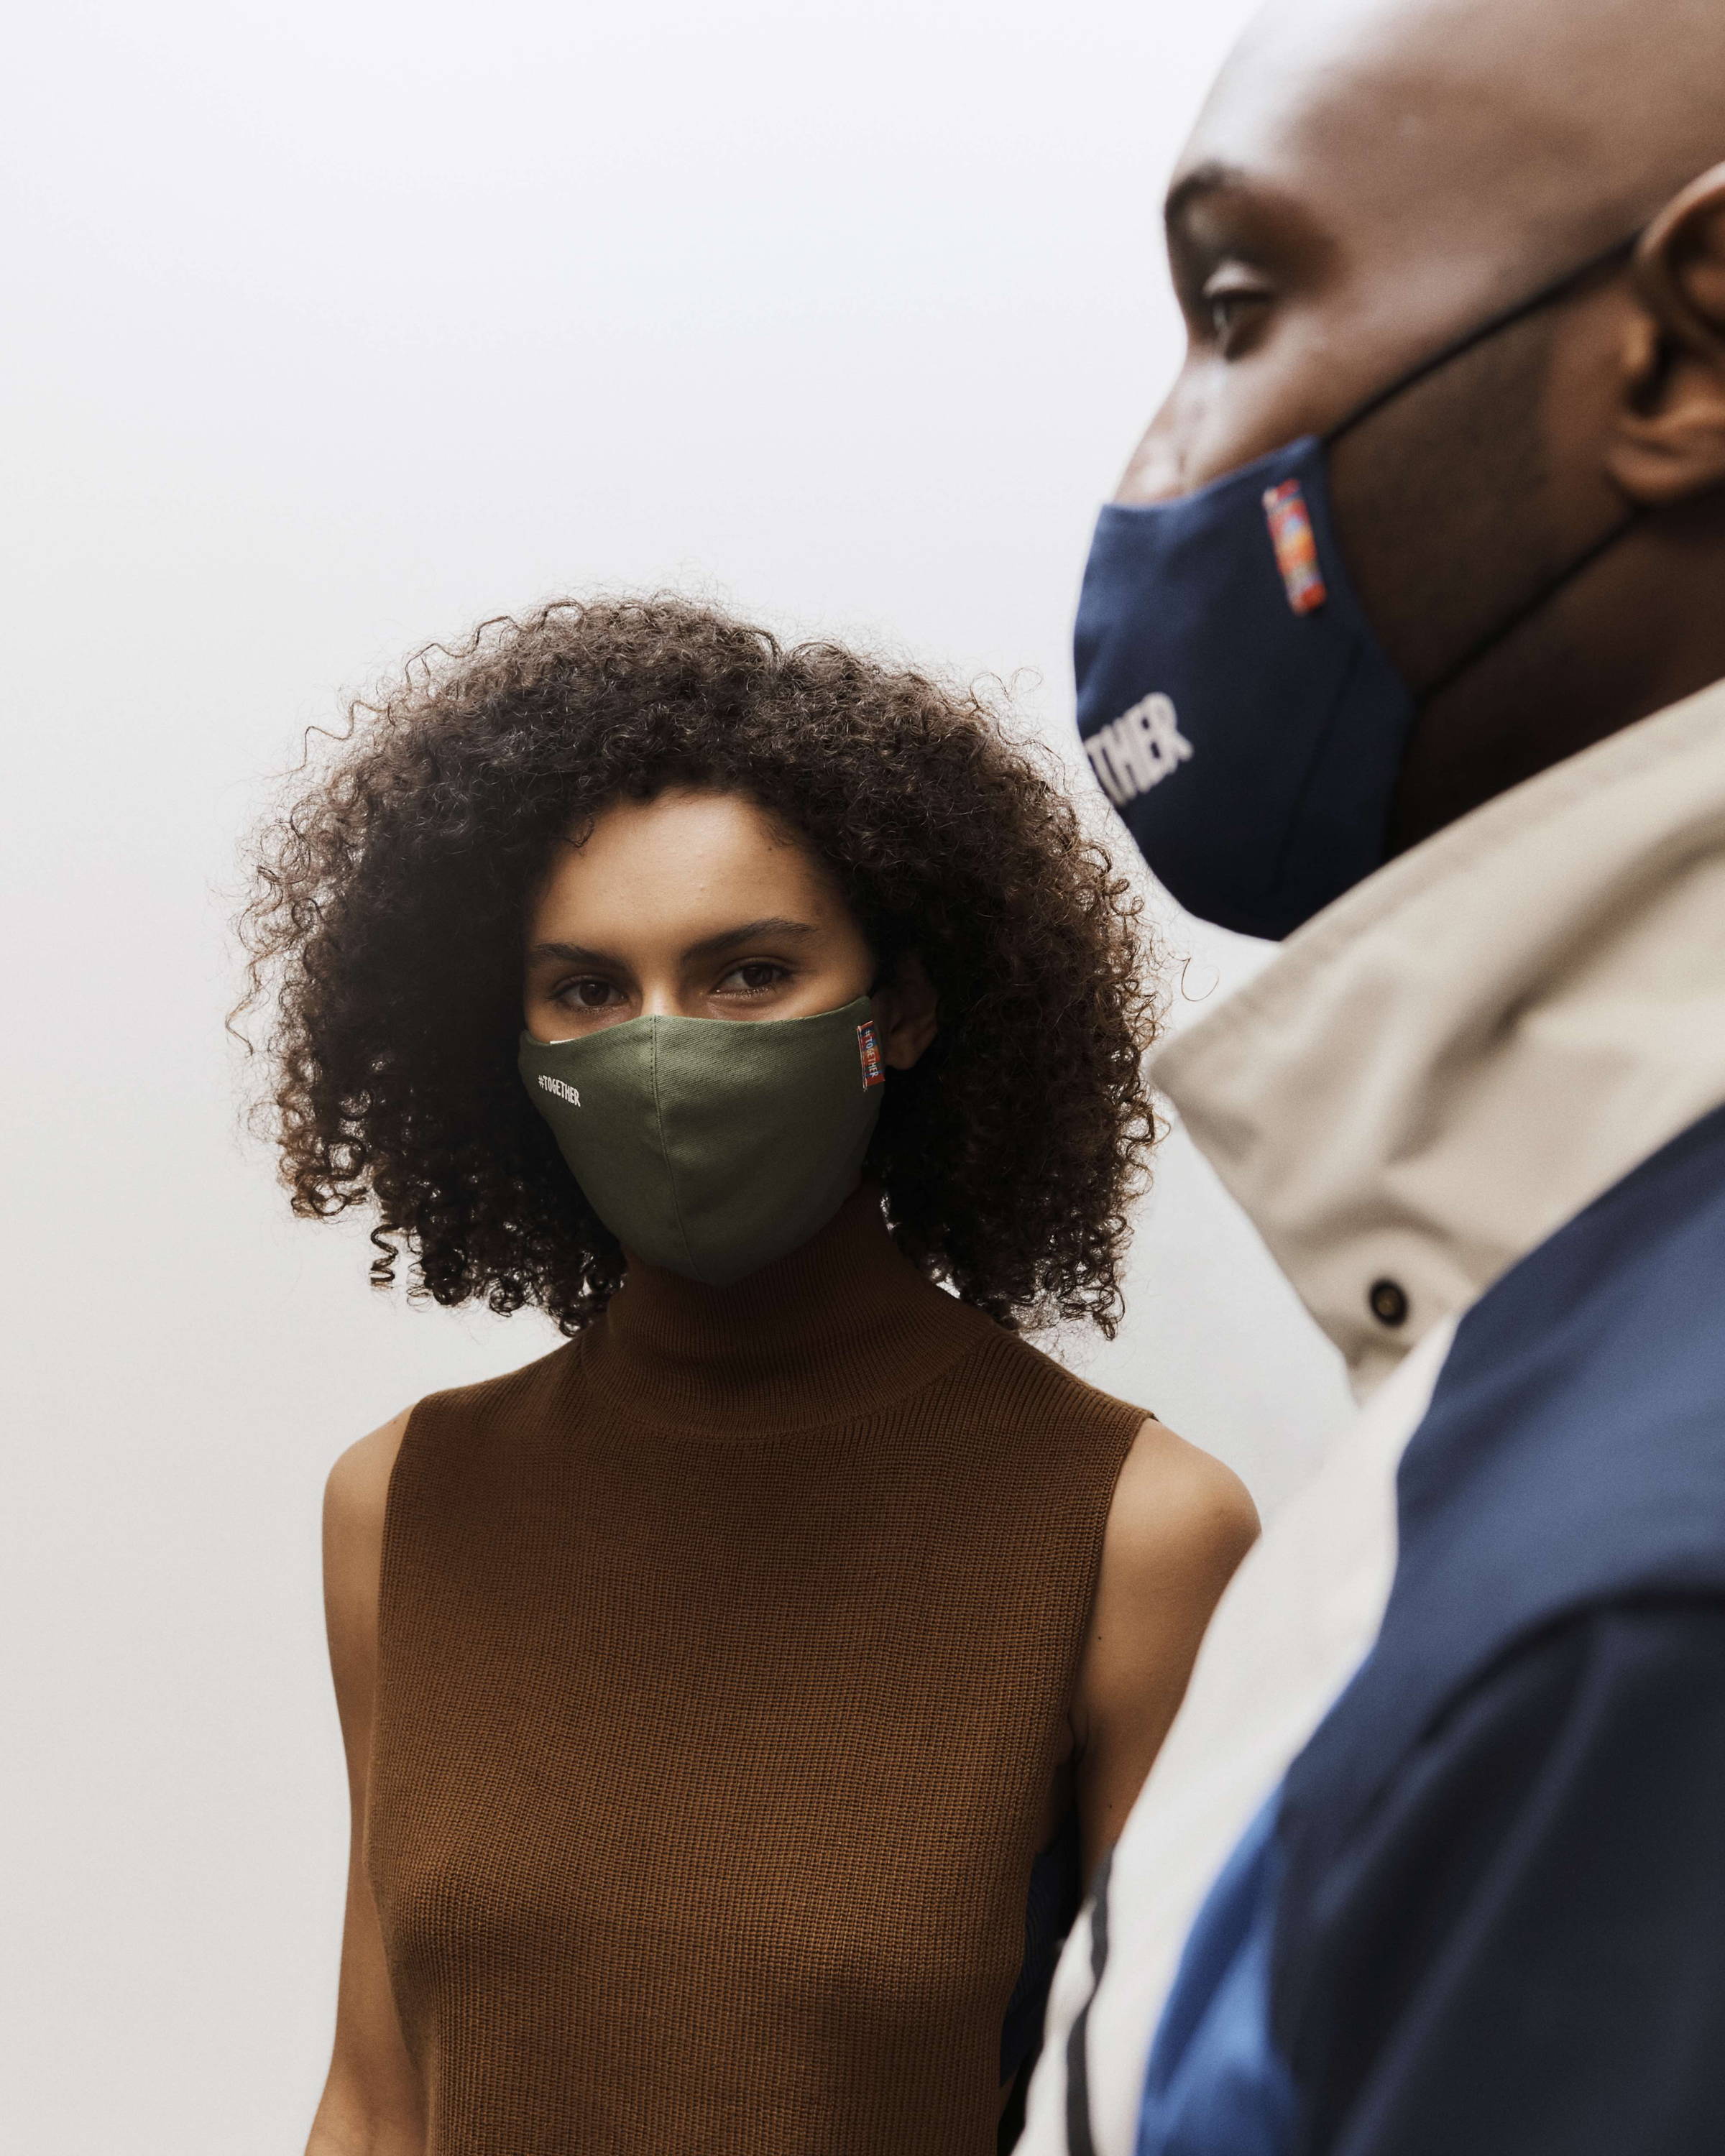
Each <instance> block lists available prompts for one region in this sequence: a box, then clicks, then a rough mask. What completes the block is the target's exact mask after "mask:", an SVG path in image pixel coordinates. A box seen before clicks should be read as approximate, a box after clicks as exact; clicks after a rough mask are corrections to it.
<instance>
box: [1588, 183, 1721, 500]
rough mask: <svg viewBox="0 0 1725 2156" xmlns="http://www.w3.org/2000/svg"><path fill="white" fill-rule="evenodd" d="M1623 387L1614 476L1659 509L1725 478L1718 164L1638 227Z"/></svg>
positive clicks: (1633, 497) (1638, 497)
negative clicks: (1635, 302) (1626, 389)
mask: <svg viewBox="0 0 1725 2156" xmlns="http://www.w3.org/2000/svg"><path fill="white" fill-rule="evenodd" d="M1634 275H1635V288H1636V294H1637V297H1638V298H1639V300H1640V308H1639V309H1638V311H1637V316H1636V321H1635V326H1634V328H1633V330H1632V331H1631V339H1632V341H1631V344H1630V348H1629V350H1628V352H1627V353H1626V355H1625V357H1626V360H1627V369H1626V371H1627V373H1628V377H1629V384H1630V397H1629V398H1628V399H1627V400H1626V403H1625V408H1624V409H1623V410H1622V412H1621V413H1620V415H1619V418H1618V422H1617V426H1616V429H1615V440H1614V441H1613V443H1612V445H1611V448H1610V449H1609V453H1608V464H1609V471H1610V475H1611V477H1612V479H1613V480H1615V482H1616V484H1617V485H1619V486H1620V488H1621V489H1622V490H1623V491H1624V493H1625V494H1626V495H1628V496H1629V498H1630V500H1632V501H1635V502H1636V503H1639V504H1640V505H1641V506H1643V507H1645V508H1649V509H1656V508H1661V507H1662V506H1665V505H1666V503H1668V502H1676V501H1681V500H1686V499H1687V498H1688V497H1690V496H1692V495H1700V494H1705V493H1707V492H1708V491H1709V490H1711V489H1712V488H1714V487H1717V486H1721V485H1725V165H1715V166H1714V167H1713V168H1712V171H1711V172H1703V173H1702V175H1701V177H1700V178H1699V179H1695V180H1692V181H1691V182H1689V185H1688V186H1687V187H1685V188H1684V189H1683V190H1682V192H1681V193H1680V194H1677V195H1675V196H1673V197H1672V198H1671V201H1670V202H1669V203H1666V206H1665V208H1663V209H1662V210H1661V212H1660V213H1659V214H1658V216H1657V217H1656V218H1654V220H1653V222H1652V223H1651V224H1650V225H1649V226H1648V227H1647V229H1646V230H1645V232H1644V233H1643V234H1642V235H1641V239H1640V244H1639V245H1638V246H1637V247H1636V249H1635V266H1634Z"/></svg>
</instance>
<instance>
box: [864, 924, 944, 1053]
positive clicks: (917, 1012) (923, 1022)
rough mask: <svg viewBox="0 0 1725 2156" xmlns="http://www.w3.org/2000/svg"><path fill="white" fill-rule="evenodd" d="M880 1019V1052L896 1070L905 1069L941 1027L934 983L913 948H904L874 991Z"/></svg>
mask: <svg viewBox="0 0 1725 2156" xmlns="http://www.w3.org/2000/svg"><path fill="white" fill-rule="evenodd" d="M874 1002H875V1011H876V1013H877V1014H878V1015H879V1018H880V1053H881V1054H882V1055H884V1056H885V1057H886V1060H887V1061H888V1062H889V1063H890V1064H891V1065H892V1067H893V1069H894V1070H909V1069H910V1067H911V1065H912V1064H913V1063H914V1062H916V1060H917V1058H918V1057H919V1056H921V1055H922V1054H923V1053H924V1051H925V1050H927V1046H928V1044H929V1042H930V1041H931V1040H932V1039H934V1036H935V1034H937V1032H938V1031H939V1030H940V1028H939V1025H938V1024H937V1007H936V998H935V993H934V983H933V982H932V981H931V980H930V979H929V978H928V969H927V967H926V966H924V964H923V962H922V960H921V959H920V958H919V957H917V956H916V952H914V951H906V952H905V953H904V955H903V957H901V958H900V960H899V961H898V963H897V964H896V966H895V967H894V968H893V969H892V973H891V978H889V979H888V980H887V981H886V982H885V983H883V984H882V985H881V986H880V988H877V989H875V998H874Z"/></svg>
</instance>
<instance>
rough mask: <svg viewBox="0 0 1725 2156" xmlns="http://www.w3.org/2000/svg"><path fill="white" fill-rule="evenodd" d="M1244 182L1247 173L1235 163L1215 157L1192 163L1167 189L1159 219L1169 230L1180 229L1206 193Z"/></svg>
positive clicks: (1240, 185)
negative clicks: (1221, 160)
mask: <svg viewBox="0 0 1725 2156" xmlns="http://www.w3.org/2000/svg"><path fill="white" fill-rule="evenodd" d="M1246 183H1247V182H1246V175H1245V172H1243V171H1242V170H1241V169H1240V167H1239V166H1238V165H1224V164H1223V163H1221V162H1219V160H1217V159H1215V158H1211V159H1210V160H1209V162H1207V163H1204V164H1202V165H1194V167H1193V168H1192V170H1191V171H1190V172H1186V173H1183V175H1182V176H1181V177H1180V178H1178V180H1176V181H1175V182H1174V184H1173V187H1170V188H1169V189H1168V200H1167V201H1166V202H1165V203H1163V206H1162V221H1163V223H1164V224H1165V225H1166V226H1167V227H1168V230H1169V231H1170V232H1171V233H1172V232H1176V231H1179V230H1181V228H1183V226H1184V225H1185V224H1186V223H1187V221H1188V219H1189V217H1190V215H1191V213H1192V212H1193V211H1194V209H1195V208H1197V207H1198V206H1199V203H1202V202H1203V201H1204V199H1205V198H1207V197H1208V196H1210V195H1215V194H1223V193H1226V192H1227V191H1228V190H1229V189H1230V188H1234V187H1244V186H1245V185H1246Z"/></svg>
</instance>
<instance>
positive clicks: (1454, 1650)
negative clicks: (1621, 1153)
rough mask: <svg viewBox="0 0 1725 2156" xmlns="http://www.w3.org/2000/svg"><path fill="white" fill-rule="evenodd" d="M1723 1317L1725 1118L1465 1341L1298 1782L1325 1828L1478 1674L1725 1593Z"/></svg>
mask: <svg viewBox="0 0 1725 2156" xmlns="http://www.w3.org/2000/svg"><path fill="white" fill-rule="evenodd" d="M1722 1319H1725V1111H1718V1112H1716V1113H1715V1114H1713V1115H1711V1116H1707V1117H1705V1118H1703V1119H1702V1122H1700V1123H1697V1125H1695V1126H1693V1127H1692V1128H1691V1129H1690V1130H1688V1131H1686V1132H1684V1133H1683V1134H1682V1135H1681V1137H1678V1138H1676V1139H1674V1140H1673V1141H1672V1142H1671V1144H1669V1145H1668V1146H1666V1147H1663V1148H1661V1151H1660V1152H1657V1153H1656V1154H1655V1155H1654V1156H1653V1157H1652V1158H1651V1159H1650V1160H1648V1161H1646V1162H1645V1163H1642V1165H1641V1166H1640V1168H1637V1169H1635V1171H1634V1173H1632V1174H1630V1175H1629V1176H1627V1177H1626V1178H1624V1180H1623V1181H1622V1182H1621V1183H1618V1184H1617V1185H1615V1187H1614V1188H1612V1189H1610V1190H1609V1191H1607V1192H1606V1193H1604V1195H1603V1196H1601V1197H1600V1198H1599V1199H1596V1200H1595V1201H1594V1204H1591V1205H1589V1206H1588V1207H1587V1208H1586V1209H1584V1211H1583V1212H1582V1213H1580V1214H1578V1215H1577V1216H1576V1217H1575V1218H1574V1219H1572V1220H1571V1221H1569V1222H1568V1224H1566V1225H1565V1226H1564V1227H1563V1228H1562V1229H1559V1230H1558V1233H1557V1234H1556V1235H1553V1236H1552V1237H1551V1238H1550V1239H1549V1240H1548V1241H1547V1242H1546V1243H1544V1244H1543V1245H1541V1246H1540V1247H1539V1248H1538V1250H1534V1251H1533V1252H1532V1253H1531V1254H1530V1255H1529V1256H1527V1258H1525V1259H1524V1260H1522V1262H1521V1263H1520V1264H1519V1265H1516V1266H1515V1267H1513V1268H1512V1270H1510V1271H1509V1272H1508V1273H1507V1274H1506V1275H1505V1276H1504V1277H1503V1278H1502V1280H1501V1281H1498V1283H1497V1285H1496V1286H1494V1287H1493V1288H1491V1290H1489V1291H1487V1293H1486V1295H1485V1296H1482V1297H1481V1301H1479V1303H1477V1304H1476V1306H1475V1307H1474V1308H1473V1309H1472V1310H1471V1312H1469V1313H1468V1315H1467V1316H1466V1318H1464V1320H1463V1321H1462V1322H1461V1326H1460V1327H1458V1329H1457V1331H1456V1334H1455V1341H1454V1343H1453V1345H1452V1346H1451V1347H1450V1352H1449V1353H1448V1355H1447V1357H1446V1358H1445V1363H1444V1366H1443V1368H1442V1370H1441V1371H1440V1373H1439V1376H1438V1380H1437V1383H1436V1385H1435V1389H1434V1390H1433V1393H1432V1396H1431V1400H1430V1405H1429V1407H1428V1409H1427V1410H1426V1412H1425V1415H1424V1417H1423V1418H1422V1419H1421V1421H1420V1425H1419V1427H1418V1429H1417V1430H1415V1431H1414V1435H1413V1437H1412V1439H1411V1440H1409V1445H1408V1448H1407V1450H1406V1452H1405V1454H1404V1456H1403V1460H1402V1465H1401V1471H1400V1475H1399V1485H1398V1492H1397V1538H1398V1558H1397V1564H1396V1572H1395V1578H1394V1584H1393V1586H1392V1588H1391V1590H1390V1595H1389V1604H1388V1606H1387V1607H1386V1609H1385V1612H1384V1622H1383V1625H1382V1629H1381V1630H1380V1631H1379V1634H1378V1639H1377V1640H1376V1643H1375V1644H1374V1645H1373V1649H1372V1651H1371V1652H1370V1654H1369V1655H1368V1656H1367V1657H1366V1660H1365V1661H1364V1662H1363V1664H1362V1666H1361V1667H1360V1669H1359V1671H1358V1673H1357V1674H1356V1676H1355V1677H1354V1679H1353V1682H1352V1683H1351V1684H1350V1685H1349V1686H1348V1688H1347V1690H1346V1691H1344V1692H1343V1695H1342V1697H1341V1698H1340V1700H1339V1701H1338V1702H1337V1705H1336V1707H1335V1708H1334V1709H1333V1710H1332V1712H1331V1714H1330V1715H1329V1716H1328V1717H1327V1718H1326V1720H1325V1722H1323V1723H1322V1725H1321V1727H1319V1729H1318V1730H1317V1732H1316V1733H1315V1735H1314V1737H1313V1738H1312V1743H1310V1745H1308V1747H1307V1750H1306V1752H1305V1753H1303V1754H1302V1755H1301V1758H1300V1759H1299V1760H1298V1761H1297V1762H1296V1764H1295V1767H1294V1768H1293V1769H1292V1770H1291V1787H1292V1788H1293V1789H1295V1790H1296V1793H1297V1794H1300V1795H1301V1796H1303V1797H1305V1798H1307V1799H1310V1800H1311V1803H1310V1804H1309V1805H1308V1806H1307V1807H1306V1808H1305V1809H1307V1815H1308V1816H1316V1815H1317V1814H1318V1813H1322V1815H1324V1816H1326V1817H1327V1819H1328V1820H1330V1821H1331V1822H1332V1826H1333V1828H1334V1830H1335V1831H1336V1832H1337V1833H1342V1832H1345V1830H1346V1823H1347V1822H1348V1821H1349V1820H1356V1819H1358V1818H1359V1817H1361V1816H1363V1814H1364V1812H1365V1810H1366V1809H1368V1807H1369V1806H1370V1804H1372V1803H1373V1801H1374V1799H1375V1797H1376V1794H1377V1793H1378V1791H1379V1790H1380V1789H1382V1788H1383V1787H1384V1784H1385V1783H1386V1781H1387V1779H1389V1777H1390V1776H1392V1775H1393V1774H1394V1772H1395V1771H1396V1768H1397V1766H1398V1764H1399V1762H1401V1761H1402V1760H1404V1759H1405V1758H1408V1757H1409V1755H1410V1753H1411V1752H1412V1750H1413V1748H1414V1747H1415V1746H1416V1745H1417V1744H1419V1743H1420V1742H1422V1741H1423V1739H1424V1738H1425V1734H1426V1732H1429V1731H1430V1729H1431V1728H1433V1727H1435V1725H1436V1723H1437V1722H1439V1720H1440V1718H1441V1717H1442V1716H1443V1715H1444V1714H1445V1713H1446V1712H1448V1711H1449V1710H1450V1707H1451V1706H1452V1705H1453V1703H1454V1702H1455V1701H1456V1700H1458V1699H1460V1698H1461V1697H1463V1696H1464V1695H1465V1694H1466V1692H1467V1691H1468V1690H1469V1688H1470V1687H1471V1686H1473V1685H1475V1684H1476V1682H1477V1681H1479V1679H1480V1677H1481V1675H1482V1673H1483V1672H1485V1671H1487V1670H1489V1669H1491V1667H1493V1666H1496V1665H1498V1664H1500V1663H1501V1662H1502V1661H1503V1659H1504V1658H1505V1657H1506V1656H1508V1655H1512V1654H1514V1653H1515V1652H1516V1651H1517V1650H1518V1649H1519V1648H1520V1647H1521V1646H1522V1645H1523V1644H1524V1643H1526V1642H1527V1641H1529V1640H1534V1639H1536V1638H1537V1637H1538V1636H1539V1635H1541V1634H1542V1633H1543V1632H1544V1631H1545V1630H1548V1628H1550V1627H1552V1626H1553V1625H1560V1624H1563V1623H1566V1622H1568V1621H1569V1620H1572V1619H1574V1618H1576V1617H1577V1616H1579V1615H1581V1614H1584V1613H1586V1612H1587V1611H1589V1610H1590V1609H1599V1608H1603V1607H1604V1606H1606V1605H1609V1604H1618V1603H1622V1602H1625V1601H1628V1600H1633V1599H1635V1598H1638V1597H1644V1596H1684V1595H1694V1596H1702V1597H1708V1596H1719V1595H1725V1322H1722ZM1329 1831H1330V1830H1325V1832H1324V1833H1323V1834H1322V1835H1321V1836H1320V1839H1322V1840H1326V1841H1327V1840H1328V1839H1329Z"/></svg>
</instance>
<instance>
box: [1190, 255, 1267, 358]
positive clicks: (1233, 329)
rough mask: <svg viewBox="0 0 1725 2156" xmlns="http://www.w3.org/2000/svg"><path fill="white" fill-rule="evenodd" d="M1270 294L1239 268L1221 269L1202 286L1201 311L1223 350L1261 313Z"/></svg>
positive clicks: (1236, 340)
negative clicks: (1202, 306) (1236, 269)
mask: <svg viewBox="0 0 1725 2156" xmlns="http://www.w3.org/2000/svg"><path fill="white" fill-rule="evenodd" d="M1269 304H1270V294H1269V293H1268V292H1267V291H1266V290H1265V288H1264V287H1263V286H1262V285H1258V284H1252V283H1248V282H1247V281H1246V280H1245V279H1244V278H1242V277H1240V275H1239V274H1238V272H1232V273H1230V272H1228V271H1225V270H1224V271H1223V272H1221V273H1219V275H1216V276H1214V277H1213V278H1212V279H1211V280H1210V281H1209V284H1208V285H1205V286H1204V316H1205V319H1206V320H1207V321H1208V322H1209V330H1210V335H1211V336H1212V337H1213V338H1214V340H1215V341H1216V343H1217V345H1218V346H1219V347H1220V348H1221V350H1222V352H1224V354H1225V353H1226V352H1229V350H1230V348H1231V347H1232V346H1235V345H1236V344H1238V342H1239V341H1240V337H1241V336H1242V334H1243V333H1244V332H1245V331H1246V330H1248V329H1249V328H1250V327H1251V326H1252V325H1253V324H1254V323H1255V322H1256V321H1258V320H1259V319H1260V316H1261V315H1262V313H1263V311H1264V309H1265V308H1266V307H1267V306H1268V305H1269Z"/></svg>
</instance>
